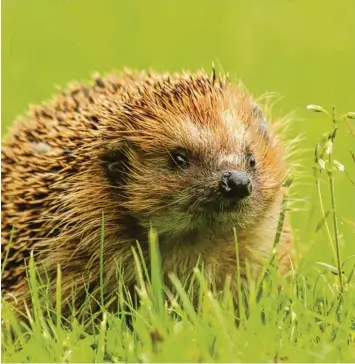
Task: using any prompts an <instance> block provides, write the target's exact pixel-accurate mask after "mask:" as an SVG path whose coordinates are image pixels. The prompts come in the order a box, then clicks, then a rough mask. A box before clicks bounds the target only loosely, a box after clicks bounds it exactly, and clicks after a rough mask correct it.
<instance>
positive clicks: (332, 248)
mask: <svg viewBox="0 0 355 364" xmlns="http://www.w3.org/2000/svg"><path fill="white" fill-rule="evenodd" d="M316 186H317V192H318V198H319V205H320V209H321V212H322V216H323V220H324V225H325V230H326V232H327V237H328V241H329V246H330V250H331V251H332V253H333V257H334V261H337V254H336V251H335V248H334V244H333V239H332V234H331V233H330V229H329V225H328V221H327V216H326V214H325V210H324V205H323V197H322V191H321V188H320V183H319V178H318V177H317V178H316Z"/></svg>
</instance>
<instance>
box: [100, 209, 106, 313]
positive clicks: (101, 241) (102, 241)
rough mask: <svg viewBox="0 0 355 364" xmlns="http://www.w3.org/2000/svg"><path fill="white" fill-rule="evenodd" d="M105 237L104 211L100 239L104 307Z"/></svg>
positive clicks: (101, 290)
mask: <svg viewBox="0 0 355 364" xmlns="http://www.w3.org/2000/svg"><path fill="white" fill-rule="evenodd" d="M104 239H105V218H104V213H102V220H101V239H100V298H101V307H102V309H103V308H104V279H103V274H104Z"/></svg>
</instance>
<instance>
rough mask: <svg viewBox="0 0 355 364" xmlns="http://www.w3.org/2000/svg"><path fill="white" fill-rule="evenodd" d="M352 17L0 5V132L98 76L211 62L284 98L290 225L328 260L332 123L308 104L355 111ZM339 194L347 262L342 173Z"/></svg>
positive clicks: (205, 5)
mask: <svg viewBox="0 0 355 364" xmlns="http://www.w3.org/2000/svg"><path fill="white" fill-rule="evenodd" d="M354 13H355V2H354V1H353V0H340V1H339V0H328V1H326V0H322V1H321V0H319V1H315V0H314V1H313V0H254V1H252V0H243V1H237V0H234V1H231V0H230V1H226V0H224V1H223V0H220V1H217V0H215V1H211V0H190V1H188V0H179V1H177V0H169V1H163V0H161V1H156V0H155V1H148V0H147V1H143V0H141V1H129V0H125V1H120V0H97V1H90V0H3V1H2V134H4V133H6V130H7V126H9V125H10V124H11V123H12V121H13V120H14V118H15V117H16V115H18V114H20V113H23V112H25V111H26V108H27V106H28V104H35V103H39V102H41V101H43V100H44V99H48V98H50V97H51V96H52V95H53V94H54V93H55V87H54V86H55V85H65V84H66V83H67V82H68V81H70V80H73V79H79V80H86V79H88V78H89V77H90V75H91V74H92V73H93V72H95V71H100V72H106V71H110V70H112V69H120V68H122V67H125V66H127V67H131V68H148V67H150V68H154V69H156V70H158V71H163V70H171V71H175V70H177V71H179V70H181V69H189V70H195V69H198V68H201V67H203V68H205V69H206V70H210V69H211V65H212V62H214V63H215V64H216V65H217V68H218V69H223V70H224V71H226V72H229V74H230V78H231V80H232V81H235V80H237V79H241V80H242V81H243V82H244V83H245V84H246V86H247V87H248V88H249V89H250V90H251V91H252V92H253V93H254V94H256V95H258V94H261V93H264V92H265V91H275V92H277V93H278V95H280V96H282V99H281V101H280V102H279V103H278V104H277V105H276V110H277V113H278V114H283V113H288V112H289V111H295V116H296V117H295V120H294V123H293V131H292V133H291V134H290V138H294V137H296V136H297V135H299V134H303V135H304V140H303V141H302V143H300V145H299V147H298V149H297V150H298V151H299V152H298V153H297V155H296V156H295V158H294V159H295V160H296V161H298V162H299V163H300V164H301V165H302V166H303V169H302V171H301V172H302V177H301V178H298V179H297V183H296V184H295V185H294V188H293V192H294V195H295V197H297V198H298V199H299V201H298V202H297V203H295V204H294V208H295V210H297V211H295V212H294V213H293V215H292V220H293V225H294V226H295V229H296V232H297V233H296V236H297V240H298V242H299V243H300V244H299V248H300V251H301V252H306V251H307V250H308V248H310V252H312V251H314V252H316V251H317V254H318V255H317V258H318V257H320V256H322V255H324V256H326V257H324V258H327V257H328V258H329V257H330V255H329V254H328V253H329V249H328V245H327V243H326V240H325V236H324V233H323V231H321V232H320V233H316V232H315V227H316V225H317V223H318V222H319V220H320V212H319V209H318V208H317V207H315V206H318V205H317V204H318V200H317V198H316V195H315V192H316V190H315V186H314V181H313V179H312V163H313V151H312V150H313V148H314V145H315V143H316V141H317V140H319V139H320V138H321V136H322V134H323V132H325V131H328V130H330V129H331V122H330V121H328V120H327V119H326V118H325V117H324V116H322V115H321V114H315V113H312V112H310V111H307V110H306V105H308V104H320V105H322V106H323V107H325V108H327V109H330V108H331V107H332V105H335V106H336V108H337V110H338V111H339V113H341V112H347V111H355V110H354V109H355V107H354V97H355V92H354V89H355V85H354V80H355V68H354V59H355V57H354V55H355V52H354V48H355V47H354V44H355V32H354ZM340 129H341V130H340V133H339V138H338V139H337V145H336V151H335V158H336V159H337V160H339V161H341V162H342V163H343V164H345V167H346V168H347V169H348V171H349V173H350V174H351V175H352V176H354V170H355V166H354V163H353V162H352V161H351V158H350V154H349V150H350V149H354V148H353V147H354V145H353V143H354V139H352V138H351V137H350V135H349V133H348V130H347V129H346V127H345V125H343V124H341V125H340ZM324 189H325V190H324V191H325V193H326V194H327V193H328V184H326V183H325V184H324ZM336 194H337V200H338V214H339V217H340V218H341V220H342V221H341V226H340V228H341V233H342V234H344V236H345V239H342V245H343V246H342V247H343V249H345V250H346V252H345V251H343V254H348V253H349V254H350V253H352V254H353V253H354V250H355V249H354V242H353V237H354V236H353V229H354V228H353V227H352V226H351V223H350V221H352V222H353V221H354V220H355V212H354V207H353V204H354V200H355V194H354V188H353V187H352V186H351V184H350V183H349V181H348V180H347V179H346V177H345V176H344V174H341V173H337V175H336ZM326 203H327V201H326ZM327 206H328V204H327ZM314 241H317V243H314ZM344 241H346V244H345V243H344Z"/></svg>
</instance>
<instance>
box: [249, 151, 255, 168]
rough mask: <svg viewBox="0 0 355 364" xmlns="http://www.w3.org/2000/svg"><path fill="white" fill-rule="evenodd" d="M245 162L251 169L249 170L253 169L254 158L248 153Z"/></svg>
mask: <svg viewBox="0 0 355 364" xmlns="http://www.w3.org/2000/svg"><path fill="white" fill-rule="evenodd" d="M247 161H248V165H249V167H251V168H254V167H255V163H256V162H255V158H254V156H253V155H252V154H251V153H249V154H248V155H247Z"/></svg>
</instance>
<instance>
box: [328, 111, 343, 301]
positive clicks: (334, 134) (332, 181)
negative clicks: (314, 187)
mask: <svg viewBox="0 0 355 364" xmlns="http://www.w3.org/2000/svg"><path fill="white" fill-rule="evenodd" d="M332 119H333V127H334V129H333V133H332V135H331V137H330V138H331V141H332V143H333V148H332V150H331V152H330V153H329V169H328V177H329V184H330V197H331V203H332V210H333V211H332V215H333V225H334V236H335V249H336V262H337V266H338V275H339V285H340V292H341V293H342V294H343V292H344V285H343V274H342V269H341V259H340V249H339V229H338V220H337V216H336V202H335V191H334V179H333V172H332V167H333V150H334V141H335V136H336V132H337V124H336V119H335V109H334V108H333V117H332Z"/></svg>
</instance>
